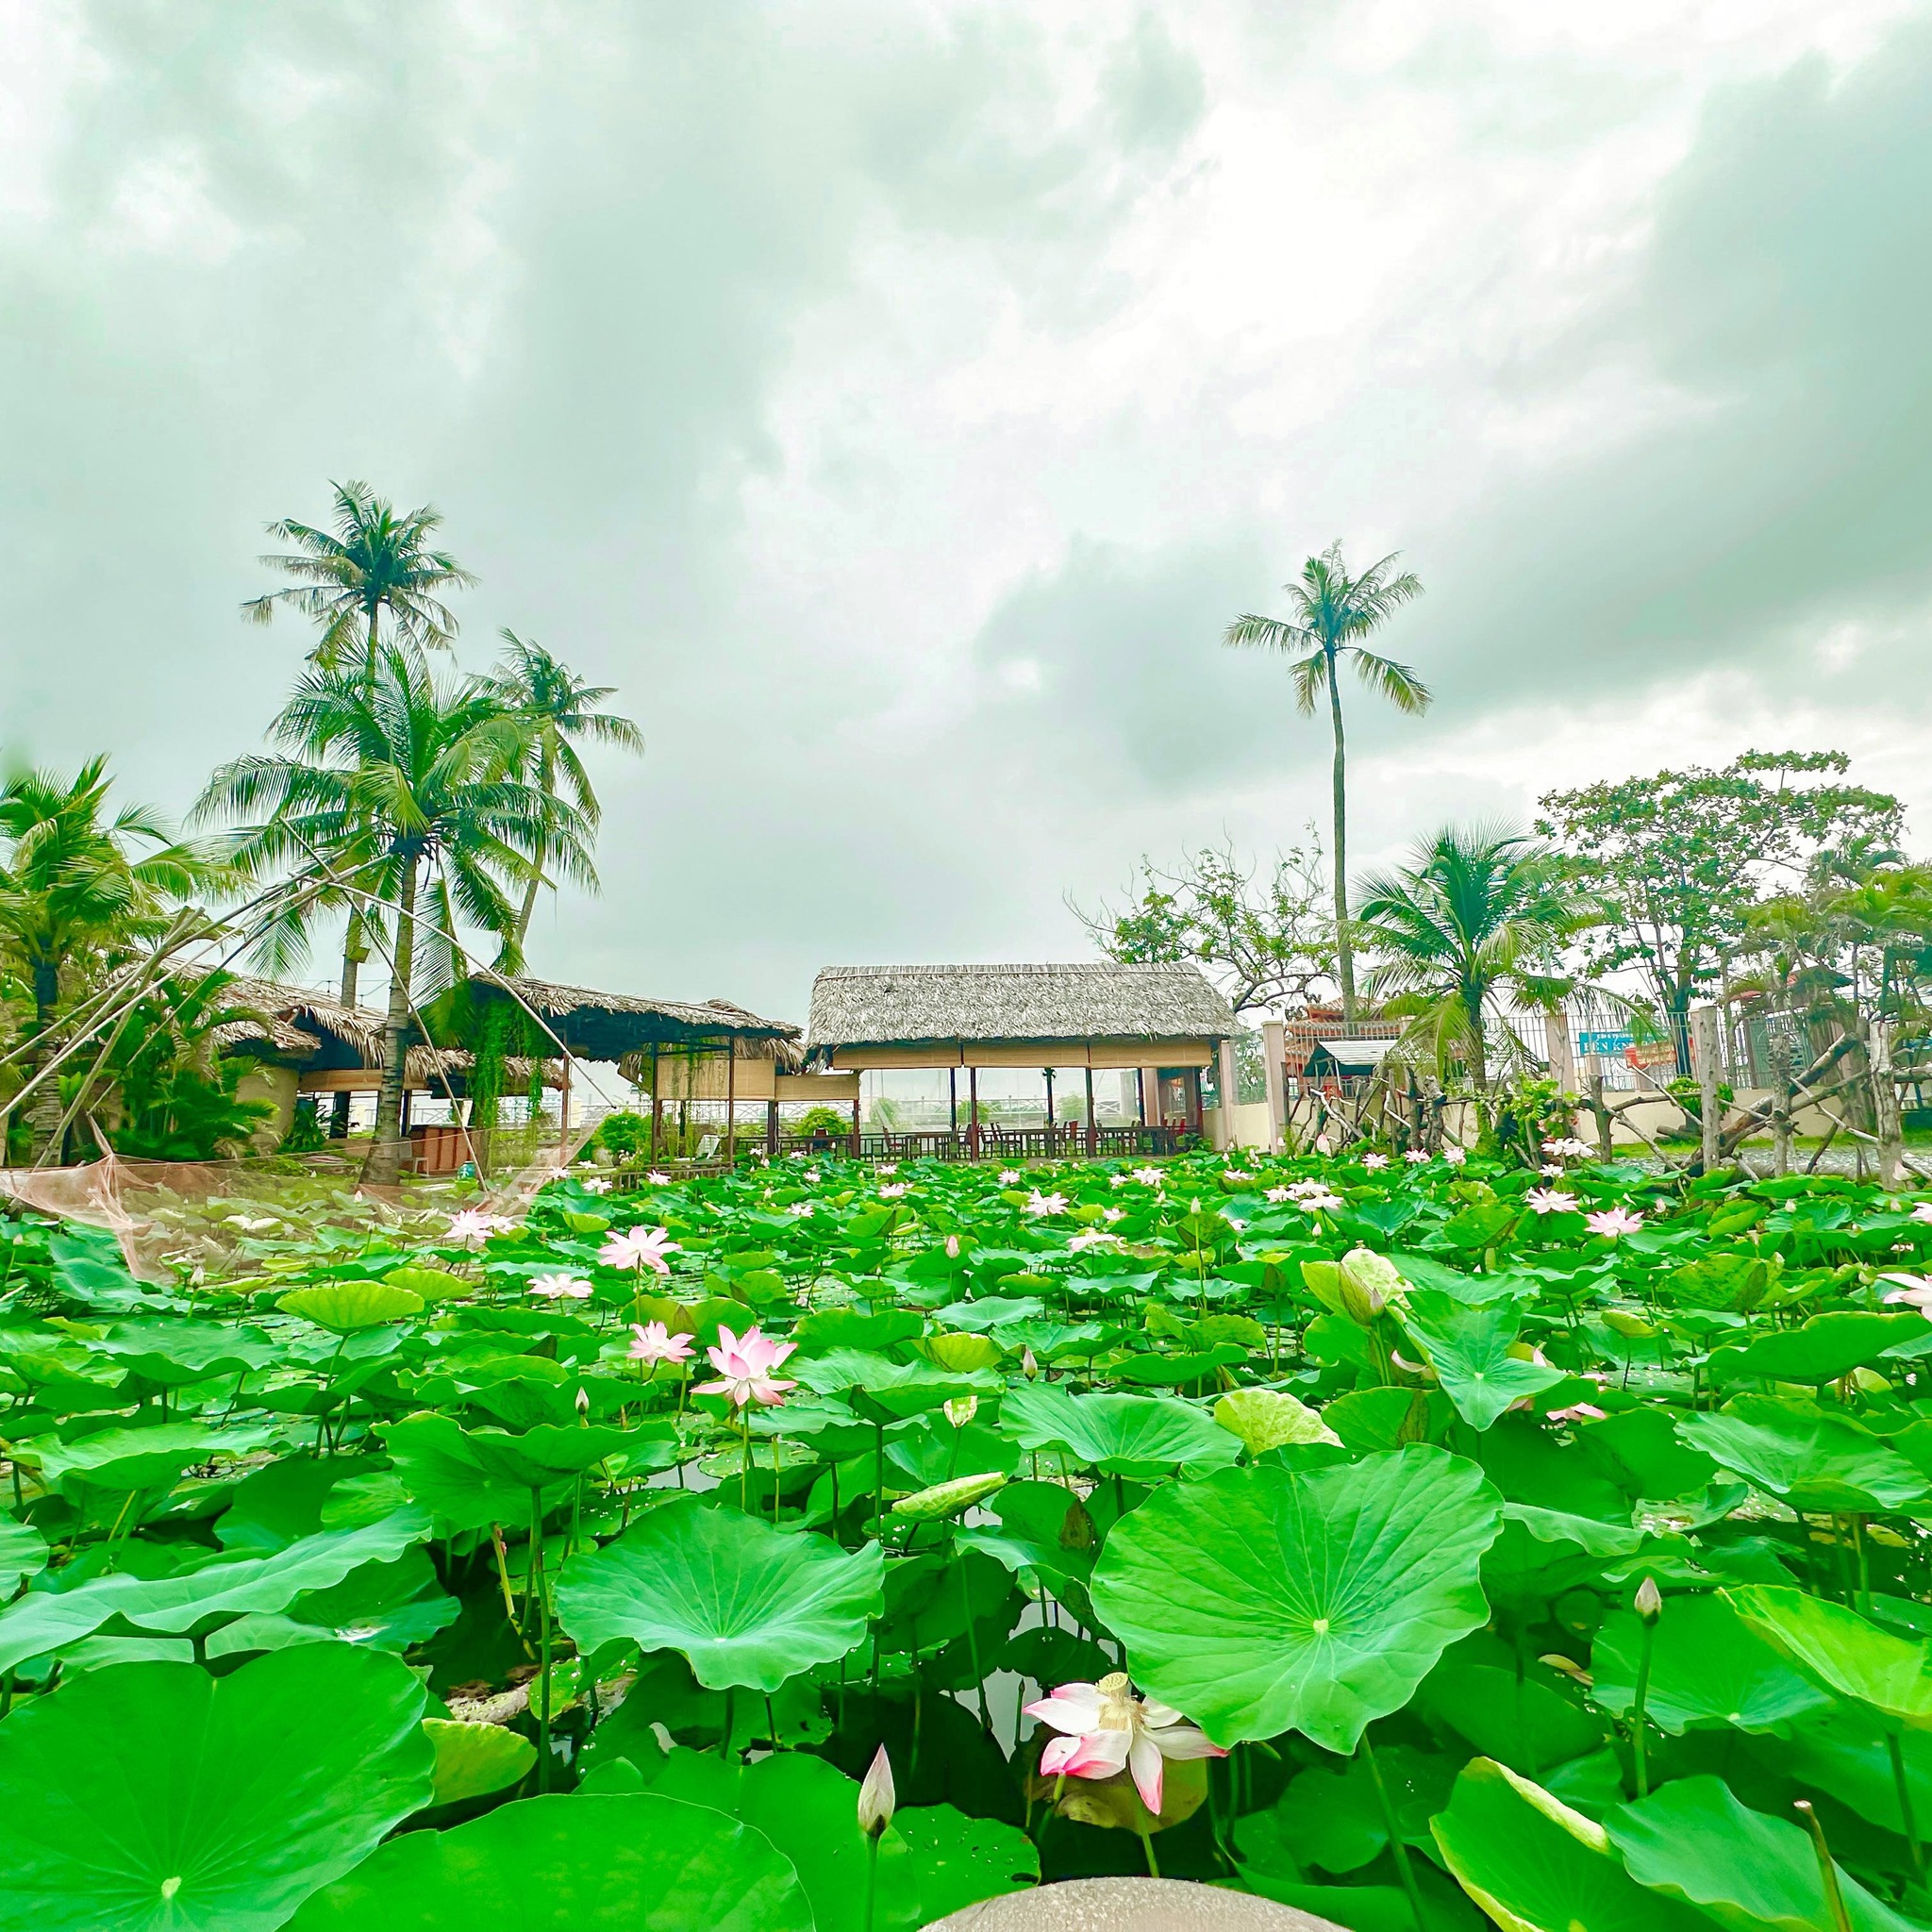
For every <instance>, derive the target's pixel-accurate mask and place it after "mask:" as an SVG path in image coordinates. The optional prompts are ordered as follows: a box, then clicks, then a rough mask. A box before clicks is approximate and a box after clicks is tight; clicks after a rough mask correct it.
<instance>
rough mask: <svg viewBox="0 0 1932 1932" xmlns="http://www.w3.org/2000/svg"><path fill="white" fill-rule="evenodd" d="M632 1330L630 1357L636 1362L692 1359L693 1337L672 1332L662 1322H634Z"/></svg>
mask: <svg viewBox="0 0 1932 1932" xmlns="http://www.w3.org/2000/svg"><path fill="white" fill-rule="evenodd" d="M630 1332H631V1344H630V1358H631V1360H632V1361H634V1362H649V1363H651V1364H652V1366H653V1367H655V1366H656V1365H657V1364H658V1362H683V1361H689V1360H690V1359H691V1337H690V1336H689V1335H674V1334H672V1332H671V1331H670V1329H668V1328H667V1327H665V1325H664V1324H663V1323H662V1322H644V1323H637V1322H633V1323H632V1324H630ZM720 1332H721V1333H722V1332H723V1331H722V1330H721V1331H720Z"/></svg>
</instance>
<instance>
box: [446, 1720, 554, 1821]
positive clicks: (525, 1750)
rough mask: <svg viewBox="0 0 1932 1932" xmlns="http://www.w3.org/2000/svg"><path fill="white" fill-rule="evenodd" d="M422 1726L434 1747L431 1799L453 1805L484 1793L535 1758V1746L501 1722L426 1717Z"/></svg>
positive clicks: (496, 1788) (514, 1775)
mask: <svg viewBox="0 0 1932 1932" xmlns="http://www.w3.org/2000/svg"><path fill="white" fill-rule="evenodd" d="M423 1729H424V1731H425V1733H426V1734H427V1736H428V1739H429V1741H430V1743H431V1745H432V1746H434V1748H435V1751H436V1781H435V1792H434V1795H433V1799H432V1802H433V1803H435V1804H438V1805H454V1804H456V1803H457V1802H458V1800H460V1799H463V1798H483V1797H488V1796H489V1794H490V1793H491V1791H500V1790H503V1789H504V1788H505V1787H506V1786H508V1785H513V1784H515V1783H516V1782H517V1781H518V1780H519V1779H520V1778H521V1777H522V1776H523V1775H524V1774H525V1772H526V1771H528V1770H529V1768H530V1767H531V1765H533V1764H535V1763H536V1761H537V1747H536V1745H534V1744H533V1743H531V1742H530V1740H528V1739H527V1738H525V1737H524V1736H522V1735H521V1734H520V1733H518V1732H516V1731H511V1730H506V1729H505V1728H504V1726H503V1725H501V1724H453V1723H451V1722H450V1720H449V1719H447V1718H437V1717H426V1718H425V1719H424V1720H423Z"/></svg>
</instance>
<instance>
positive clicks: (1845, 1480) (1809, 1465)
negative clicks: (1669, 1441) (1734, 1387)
mask: <svg viewBox="0 0 1932 1932" xmlns="http://www.w3.org/2000/svg"><path fill="white" fill-rule="evenodd" d="M1677 1435H1678V1438H1679V1439H1680V1440H1681V1441H1683V1442H1685V1443H1686V1444H1687V1445H1688V1446H1689V1447H1691V1448H1692V1449H1698V1450H1702V1451H1703V1453H1704V1454H1705V1455H1707V1456H1708V1457H1710V1458H1711V1460H1712V1461H1714V1462H1716V1463H1718V1464H1720V1465H1721V1466H1722V1467H1724V1468H1725V1469H1730V1470H1735V1471H1736V1472H1737V1473H1738V1474H1740V1476H1742V1477H1743V1478H1744V1479H1745V1480H1746V1481H1747V1482H1751V1483H1755V1484H1756V1485H1757V1487H1758V1488H1759V1489H1761V1490H1768V1491H1771V1492H1772V1494H1774V1495H1776V1496H1782V1497H1783V1498H1784V1500H1785V1501H1786V1502H1788V1503H1789V1504H1790V1506H1791V1507H1792V1508H1794V1509H1816V1510H1820V1511H1824V1512H1827V1513H1828V1512H1835V1511H1864V1512H1878V1511H1882V1510H1886V1509H1898V1508H1904V1507H1907V1506H1908V1505H1910V1504H1913V1503H1917V1502H1919V1501H1921V1500H1923V1498H1924V1495H1925V1493H1926V1478H1925V1477H1924V1475H1922V1474H1920V1472H1919V1471H1918V1470H1916V1469H1914V1468H1913V1467H1912V1465H1911V1464H1910V1463H1909V1462H1907V1460H1906V1458H1905V1457H1903V1456H1901V1455H1899V1454H1898V1452H1897V1451H1896V1450H1893V1449H1889V1448H1887V1447H1886V1446H1885V1444H1884V1443H1883V1442H1881V1441H1877V1440H1876V1438H1874V1437H1873V1436H1869V1435H1867V1434H1866V1433H1865V1432H1864V1431H1863V1430H1862V1429H1859V1428H1856V1427H1854V1426H1853V1425H1852V1424H1849V1423H1844V1422H1840V1421H1839V1420H1837V1418H1835V1417H1831V1416H1824V1415H1820V1414H1817V1413H1812V1412H1807V1411H1805V1410H1803V1409H1801V1408H1798V1407H1793V1406H1792V1405H1791V1404H1790V1403H1787V1402H1784V1401H1782V1400H1780V1399H1779V1398H1777V1397H1775V1396H1766V1395H1740V1396H1734V1397H1733V1398H1732V1399H1731V1401H1730V1402H1729V1403H1727V1404H1726V1405H1725V1406H1724V1408H1723V1409H1721V1410H1720V1411H1718V1412H1717V1413H1716V1414H1714V1415H1713V1414H1708V1413H1706V1414H1698V1415H1687V1416H1683V1417H1680V1418H1679V1419H1678V1422H1677Z"/></svg>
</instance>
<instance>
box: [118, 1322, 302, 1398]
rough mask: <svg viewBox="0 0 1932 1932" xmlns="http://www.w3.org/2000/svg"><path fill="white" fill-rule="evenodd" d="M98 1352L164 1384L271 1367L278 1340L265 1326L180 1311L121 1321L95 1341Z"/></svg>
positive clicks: (176, 1385) (178, 1384) (173, 1385)
mask: <svg viewBox="0 0 1932 1932" xmlns="http://www.w3.org/2000/svg"><path fill="white" fill-rule="evenodd" d="M92 1352H93V1353H94V1354H96V1355H99V1356H105V1357H108V1359H109V1360H112V1361H116V1362H118V1363H119V1364H120V1365H121V1366H122V1367H123V1368H125V1369H126V1370H128V1371H129V1373H131V1374H136V1375H139V1376H140V1377H141V1378H142V1380H143V1381H146V1382H152V1383H154V1384H155V1385H156V1386H157V1387H161V1388H180V1387H182V1386H184V1385H186V1384H187V1383H190V1382H202V1381H206V1380H207V1379H208V1376H210V1375H215V1374H230V1375H232V1374H240V1373H242V1372H243V1371H245V1370H249V1369H260V1368H266V1367H267V1366H268V1364H269V1363H270V1362H272V1361H274V1360H275V1354H276V1350H275V1343H274V1342H273V1341H270V1339H269V1338H268V1337H267V1336H266V1335H264V1334H263V1333H262V1332H261V1330H260V1329H259V1328H234V1327H230V1326H229V1325H228V1324H226V1323H225V1322H195V1321H187V1320H183V1319H182V1318H181V1317H179V1316H173V1317H168V1316H161V1317H151V1318H149V1319H147V1320H145V1321H140V1322H119V1323H116V1324H115V1325H114V1326H113V1328H112V1329H110V1330H109V1331H108V1333H107V1334H106V1335H104V1336H102V1337H101V1338H100V1340H99V1341H96V1342H94V1343H93V1344H92Z"/></svg>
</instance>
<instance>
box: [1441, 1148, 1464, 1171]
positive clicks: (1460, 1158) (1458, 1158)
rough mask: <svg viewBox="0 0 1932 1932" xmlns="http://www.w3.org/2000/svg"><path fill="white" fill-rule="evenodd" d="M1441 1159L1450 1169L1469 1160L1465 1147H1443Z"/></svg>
mask: <svg viewBox="0 0 1932 1932" xmlns="http://www.w3.org/2000/svg"><path fill="white" fill-rule="evenodd" d="M1442 1158H1443V1159H1444V1160H1446V1161H1447V1162H1448V1163H1449V1165H1450V1166H1451V1167H1460V1166H1461V1165H1462V1163H1463V1162H1464V1161H1465V1160H1467V1159H1468V1158H1469V1149H1468V1148H1466V1147H1445V1148H1443V1150H1442Z"/></svg>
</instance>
